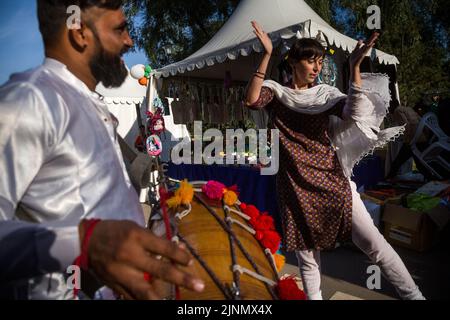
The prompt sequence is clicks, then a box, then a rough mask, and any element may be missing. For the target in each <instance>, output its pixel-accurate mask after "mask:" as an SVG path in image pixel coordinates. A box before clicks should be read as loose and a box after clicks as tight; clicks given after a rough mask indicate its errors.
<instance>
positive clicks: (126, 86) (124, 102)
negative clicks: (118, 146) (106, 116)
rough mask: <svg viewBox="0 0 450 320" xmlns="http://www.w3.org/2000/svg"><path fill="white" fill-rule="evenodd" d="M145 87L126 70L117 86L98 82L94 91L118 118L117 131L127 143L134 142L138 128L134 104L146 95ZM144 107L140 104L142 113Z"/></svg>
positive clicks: (141, 100) (139, 102) (140, 101)
mask: <svg viewBox="0 0 450 320" xmlns="http://www.w3.org/2000/svg"><path fill="white" fill-rule="evenodd" d="M146 90H147V89H146V87H144V86H141V85H140V84H139V83H138V81H137V80H136V79H133V78H132V77H131V75H130V73H129V72H128V76H127V78H126V79H125V82H124V83H123V84H122V85H121V86H120V87H119V88H111V89H109V88H105V87H104V86H103V84H102V83H101V82H100V83H99V84H98V85H97V88H96V91H97V92H98V93H99V94H101V95H102V96H103V97H104V98H103V99H104V101H105V103H106V105H107V106H108V109H109V111H110V112H111V113H112V114H113V115H114V116H115V117H116V118H117V119H118V120H119V126H118V128H117V131H118V133H119V134H120V135H121V136H122V137H123V138H124V139H125V141H126V142H127V143H128V144H129V145H131V146H132V145H133V144H134V139H135V138H136V136H137V135H138V132H139V128H138V125H137V122H136V119H137V114H136V104H138V105H141V104H142V102H143V101H144V98H145V95H146ZM144 112H145V107H144V106H143V104H142V106H141V113H142V114H144Z"/></svg>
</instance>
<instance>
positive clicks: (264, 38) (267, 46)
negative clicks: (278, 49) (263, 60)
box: [251, 21, 273, 56]
mask: <svg viewBox="0 0 450 320" xmlns="http://www.w3.org/2000/svg"><path fill="white" fill-rule="evenodd" d="M251 24H252V27H253V29H254V30H253V33H254V34H255V35H256V36H257V37H258V39H259V41H261V44H262V45H263V47H264V51H265V53H266V54H267V55H269V56H270V55H271V54H272V50H273V45H272V40H270V38H269V36H268V35H267V33H265V32H264V30H263V29H262V28H261V26H260V25H259V23H258V22H256V21H252V22H251Z"/></svg>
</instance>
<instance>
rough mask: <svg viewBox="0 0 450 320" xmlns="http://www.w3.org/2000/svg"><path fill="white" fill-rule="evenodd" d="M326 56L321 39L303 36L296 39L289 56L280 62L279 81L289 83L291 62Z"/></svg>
mask: <svg viewBox="0 0 450 320" xmlns="http://www.w3.org/2000/svg"><path fill="white" fill-rule="evenodd" d="M323 56H325V48H324V47H323V46H322V45H321V44H320V42H319V41H317V40H315V39H311V38H302V39H298V40H296V41H295V42H294V43H293V44H292V47H291V49H290V50H289V52H288V53H287V56H286V57H285V58H284V59H283V60H281V62H280V63H279V64H278V75H279V82H280V83H281V84H283V85H287V84H288V83H289V82H290V76H292V67H291V64H294V63H297V62H298V61H300V60H302V59H310V58H317V57H323Z"/></svg>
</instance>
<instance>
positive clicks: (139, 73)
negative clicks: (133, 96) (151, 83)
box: [130, 64, 153, 86]
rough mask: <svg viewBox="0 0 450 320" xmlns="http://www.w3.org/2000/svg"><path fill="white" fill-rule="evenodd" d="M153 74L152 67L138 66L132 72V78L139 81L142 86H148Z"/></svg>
mask: <svg viewBox="0 0 450 320" xmlns="http://www.w3.org/2000/svg"><path fill="white" fill-rule="evenodd" d="M152 72H153V69H152V67H150V65H146V66H145V65H143V64H137V65H135V66H133V67H132V68H131V70H130V74H131V76H132V77H133V78H134V79H136V80H138V81H139V84H140V85H142V86H147V84H148V79H149V78H150V75H151V73H152Z"/></svg>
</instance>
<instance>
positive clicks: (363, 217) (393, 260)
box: [296, 181, 425, 300]
mask: <svg viewBox="0 0 450 320" xmlns="http://www.w3.org/2000/svg"><path fill="white" fill-rule="evenodd" d="M350 186H351V189H352V197H353V212H352V241H353V243H354V244H355V245H356V246H357V247H358V248H360V249H361V250H362V251H363V252H364V253H365V254H366V255H367V256H368V257H369V259H370V260H371V261H372V262H373V263H374V264H376V265H378V266H379V267H380V269H381V272H382V274H383V275H384V276H385V277H386V278H387V279H388V280H389V281H390V282H391V283H392V285H393V286H394V287H395V289H396V290H397V293H398V294H399V295H400V298H401V299H403V300H423V299H425V298H424V297H423V295H422V293H421V292H420V290H419V288H418V287H417V285H416V284H415V283H414V280H413V279H412V277H411V275H410V274H409V272H408V270H407V269H406V267H405V265H404V263H403V261H402V260H401V259H400V257H399V255H398V254H397V253H396V252H395V251H394V249H393V248H392V246H391V245H390V244H389V243H388V242H387V241H386V239H384V237H383V235H382V234H381V233H380V232H379V231H378V229H377V227H376V226H375V225H374V223H373V220H372V218H371V217H370V214H369V212H367V210H366V207H365V206H364V203H363V202H362V200H361V197H360V196H359V193H358V192H357V191H356V185H355V183H354V182H353V181H350ZM296 255H297V259H298V264H299V269H300V276H301V278H302V282H303V287H304V289H305V293H306V295H307V296H308V299H309V300H322V292H321V290H320V272H321V270H320V251H317V250H298V251H296Z"/></svg>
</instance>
